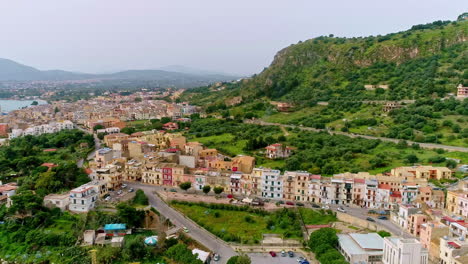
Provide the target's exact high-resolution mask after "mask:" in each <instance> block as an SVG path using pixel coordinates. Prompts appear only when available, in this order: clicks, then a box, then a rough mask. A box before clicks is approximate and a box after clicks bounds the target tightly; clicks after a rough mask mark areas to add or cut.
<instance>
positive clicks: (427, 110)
mask: <svg viewBox="0 0 468 264" xmlns="http://www.w3.org/2000/svg"><path fill="white" fill-rule="evenodd" d="M459 84H464V85H468V21H467V20H465V19H462V20H459V21H436V22H434V23H430V24H425V25H417V26H413V27H412V28H411V29H409V30H407V31H403V32H398V33H392V34H388V35H385V36H370V37H357V38H339V37H334V36H332V35H330V36H328V37H324V36H322V37H317V38H314V39H310V40H306V41H304V42H299V43H297V44H295V45H291V46H289V47H287V48H285V49H283V50H281V51H279V52H278V53H277V54H276V56H275V58H274V60H273V62H272V63H271V65H270V66H269V67H268V68H266V69H265V70H263V71H262V72H261V73H260V74H258V75H254V76H253V77H252V78H250V79H244V80H242V81H240V82H234V83H222V84H219V83H218V84H216V85H214V86H211V87H201V88H197V89H193V90H189V91H187V92H186V93H184V94H183V96H182V99H184V100H190V101H191V102H193V103H195V104H199V105H203V106H205V108H206V110H207V112H208V113H218V114H221V115H224V116H229V115H231V116H235V117H240V118H250V117H252V116H254V117H257V118H262V119H264V120H266V121H272V120H276V121H275V122H278V120H280V121H279V122H280V123H292V124H300V125H304V126H310V127H316V128H326V127H327V128H330V129H338V130H342V131H350V132H353V133H359V134H369V135H376V136H384V137H392V138H402V139H408V140H416V141H419V142H439V143H444V144H451V145H463V146H468V122H467V121H466V120H468V119H467V118H466V116H467V115H468V102H467V101H466V100H465V101H464V102H463V101H460V100H446V99H444V98H446V97H449V96H450V94H454V93H456V87H457V86H458V85H459ZM366 85H375V86H377V85H385V86H383V88H386V89H383V88H378V87H375V88H374V89H366V88H365V86H366ZM387 86H388V88H387ZM236 97H238V98H242V102H241V103H234V104H230V100H231V99H232V98H236ZM408 99H410V100H416V103H415V104H411V103H409V104H405V103H404V104H403V108H402V109H400V110H395V111H392V112H390V113H384V112H383V111H382V108H383V105H382V104H378V103H377V104H372V103H369V102H368V101H369V100H372V101H389V100H408ZM269 101H283V102H290V103H292V105H293V108H292V109H291V110H292V111H293V113H278V112H277V110H276V108H275V107H274V106H272V105H270V104H269V103H268V102H269ZM318 102H328V105H325V106H324V105H323V103H320V105H317V103H318ZM296 113H297V114H296Z"/></svg>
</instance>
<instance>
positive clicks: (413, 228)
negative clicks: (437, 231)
mask: <svg viewBox="0 0 468 264" xmlns="http://www.w3.org/2000/svg"><path fill="white" fill-rule="evenodd" d="M426 222H427V216H426V215H423V214H412V215H410V216H409V217H408V227H407V230H408V232H409V233H411V234H412V235H414V236H417V237H419V235H420V233H421V225H422V224H424V223H426Z"/></svg>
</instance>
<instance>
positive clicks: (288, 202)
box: [286, 201, 294, 205]
mask: <svg viewBox="0 0 468 264" xmlns="http://www.w3.org/2000/svg"><path fill="white" fill-rule="evenodd" d="M286 204H287V205H294V203H293V202H291V201H287V202H286Z"/></svg>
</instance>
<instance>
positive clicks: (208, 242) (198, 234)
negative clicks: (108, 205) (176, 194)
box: [127, 183, 237, 264]
mask: <svg viewBox="0 0 468 264" xmlns="http://www.w3.org/2000/svg"><path fill="white" fill-rule="evenodd" d="M127 184H128V186H129V187H132V188H134V189H141V190H143V191H144V192H145V194H146V196H148V200H149V202H150V205H151V206H153V207H154V208H156V210H158V211H159V212H160V213H161V214H162V215H163V216H165V217H166V218H168V219H170V220H171V222H172V223H173V224H174V225H176V226H177V227H184V226H185V227H187V228H188V229H189V230H190V232H189V233H188V235H189V236H190V237H192V238H193V239H195V240H197V241H198V242H199V243H201V244H202V245H204V246H206V247H207V248H209V249H210V250H211V251H213V252H216V253H218V254H219V255H221V259H220V261H218V262H214V261H212V263H220V264H224V263H226V262H227V260H228V259H229V258H230V257H232V256H234V255H237V254H236V252H235V251H234V250H233V249H232V248H231V247H230V246H229V245H227V244H226V243H225V242H224V241H222V240H221V239H219V238H217V237H216V236H214V235H213V234H211V233H210V232H208V231H206V230H205V229H203V228H201V227H199V226H198V225H197V224H195V223H194V222H192V221H191V220H189V219H188V218H186V217H185V216H184V215H182V214H181V213H179V212H178V211H176V210H174V209H173V208H172V207H170V206H168V205H167V204H166V203H165V202H164V201H163V200H162V199H161V198H159V196H157V195H155V194H154V193H153V191H154V190H156V189H155V187H154V186H148V185H144V184H140V183H127Z"/></svg>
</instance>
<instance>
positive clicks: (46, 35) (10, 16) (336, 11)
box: [0, 0, 468, 75]
mask: <svg viewBox="0 0 468 264" xmlns="http://www.w3.org/2000/svg"><path fill="white" fill-rule="evenodd" d="M467 7H468V2H467V1H464V0H463V1H462V0H391V1H390V0H388V1H383V0H380V1H379V0H353V1H349V0H340V1H338V0H325V1H324V0H308V1H306V0H304V1H303V0H232V1H229V0H40V1H30V0H0V58H7V59H11V60H14V61H17V62H19V63H23V64H26V65H29V66H33V67H36V68H38V69H41V70H50V69H62V70H69V71H79V72H87V73H103V72H112V71H119V70H128V69H157V68H159V67H163V66H168V65H184V66H188V67H194V68H198V69H204V70H212V71H217V72H225V73H231V74H238V75H250V74H253V73H258V72H260V71H261V70H262V69H263V68H264V67H267V66H268V65H269V64H270V63H271V61H272V60H273V57H274V55H275V54H276V52H277V51H279V50H280V49H282V48H284V47H287V46H289V45H291V44H294V43H297V42H298V41H300V40H306V39H310V38H314V37H317V36H320V35H329V34H334V35H335V36H340V37H354V36H356V37H357V36H368V35H378V34H386V33H391V32H397V31H401V30H405V29H408V28H410V27H411V26H412V25H415V24H423V23H428V22H433V21H435V20H455V19H456V18H457V16H458V15H459V14H461V13H463V12H466V11H467V10H468V8H467Z"/></svg>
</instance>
